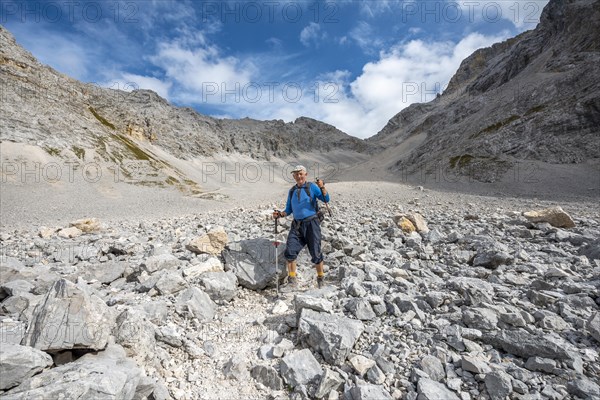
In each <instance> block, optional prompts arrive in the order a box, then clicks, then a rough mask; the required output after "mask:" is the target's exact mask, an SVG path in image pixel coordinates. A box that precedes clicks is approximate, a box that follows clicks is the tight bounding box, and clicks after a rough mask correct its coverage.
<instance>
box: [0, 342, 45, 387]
mask: <svg viewBox="0 0 600 400" xmlns="http://www.w3.org/2000/svg"><path fill="white" fill-rule="evenodd" d="M52 363H53V361H52V357H50V355H48V354H47V353H44V352H43V351H40V350H37V349H34V348H33V347H29V346H21V345H18V344H9V343H3V344H2V345H1V346H0V376H1V377H2V379H0V390H6V389H10V388H12V387H14V386H17V385H19V384H20V383H21V382H23V381H24V380H25V379H27V378H31V377H32V376H34V375H36V374H38V373H39V372H41V371H43V370H44V368H48V367H50V366H51V365H52Z"/></svg>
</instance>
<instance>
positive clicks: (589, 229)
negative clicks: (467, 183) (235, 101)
mask: <svg viewBox="0 0 600 400" xmlns="http://www.w3.org/2000/svg"><path fill="white" fill-rule="evenodd" d="M342 192H343V193H342ZM336 196H337V197H336ZM473 199H475V200H473ZM333 200H335V202H333V203H332V208H333V217H332V218H328V220H327V221H326V222H325V223H324V224H323V238H324V240H323V249H324V252H325V255H326V258H325V260H326V286H325V287H324V288H322V289H316V287H315V286H316V274H315V272H314V270H313V269H312V267H311V266H310V262H309V258H308V256H307V252H306V251H305V252H303V253H302V255H301V257H300V259H299V277H300V287H299V288H298V290H297V291H295V292H285V293H280V294H279V295H277V293H276V289H275V283H276V279H277V276H279V278H280V280H282V282H281V283H282V284H283V283H284V282H283V278H284V277H285V272H284V264H283V256H282V254H283V248H284V245H281V246H279V247H278V249H279V250H278V251H279V254H278V260H279V272H280V273H279V274H277V273H276V266H275V246H273V245H272V240H274V238H275V236H274V233H273V228H274V223H273V220H272V219H270V218H269V217H270V213H271V210H272V208H273V206H274V205H272V204H264V205H263V206H262V207H260V208H259V209H258V210H251V209H244V208H240V207H237V208H232V209H230V210H229V211H219V212H215V211H212V212H206V213H201V214H197V215H193V216H186V217H183V216H182V217H179V218H169V219H162V220H142V219H140V220H139V221H137V222H132V221H129V220H128V221H121V222H118V221H110V222H107V221H102V220H94V219H88V220H85V221H73V224H72V226H61V227H35V229H34V228H32V229H19V230H11V229H7V228H6V227H4V228H3V230H2V233H1V234H0V240H1V243H2V248H3V254H2V259H1V260H2V264H1V270H0V272H1V274H0V301H1V303H0V307H1V308H0V332H1V336H0V339H1V341H2V345H1V346H0V373H1V375H2V379H1V382H0V397H2V398H3V399H38V398H64V399H79V398H94V399H96V398H97V399H105V398H106V399H113V398H114V399H156V400H160V399H170V398H174V399H234V398H245V399H264V398H271V399H287V398H292V399H308V398H311V399H312V398H319V399H321V398H324V399H351V400H370V399H373V400H374V399H411V400H414V399H419V400H433V399H505V398H509V399H556V400H558V399H599V398H600V378H599V377H600V356H599V351H600V312H599V307H600V218H599V216H598V210H597V207H596V208H591V207H590V206H589V204H585V203H572V204H571V203H569V204H560V205H561V206H562V207H563V208H564V209H565V211H566V213H562V212H561V210H558V209H556V208H554V209H552V211H551V212H549V213H546V214H547V215H540V213H539V212H538V213H528V212H531V211H540V210H543V209H548V208H550V207H551V206H558V205H559V204H550V203H545V202H540V201H535V200H518V199H512V200H510V201H508V200H507V201H500V200H497V199H495V200H489V201H488V200H486V199H484V198H475V197H458V196H450V195H446V194H440V193H435V192H430V191H427V190H425V191H424V190H422V189H420V188H412V189H410V190H406V192H405V193H403V194H401V195H398V196H397V197H394V196H378V195H377V194H374V195H365V196H362V197H360V196H356V193H354V194H353V193H352V191H351V190H347V191H345V192H344V191H340V192H338V193H336V191H335V190H333V191H332V201H333ZM471 201H473V202H471ZM525 213H527V214H525ZM567 213H568V214H567ZM548 214H549V215H548ZM534 221H535V222H534ZM282 224H283V227H281V226H280V228H281V230H282V231H284V233H283V234H280V235H278V236H277V239H279V240H281V239H282V238H284V237H285V232H287V229H288V228H289V221H282ZM553 224H554V225H553ZM207 233H209V234H208V235H206V234H207ZM205 235H206V236H205Z"/></svg>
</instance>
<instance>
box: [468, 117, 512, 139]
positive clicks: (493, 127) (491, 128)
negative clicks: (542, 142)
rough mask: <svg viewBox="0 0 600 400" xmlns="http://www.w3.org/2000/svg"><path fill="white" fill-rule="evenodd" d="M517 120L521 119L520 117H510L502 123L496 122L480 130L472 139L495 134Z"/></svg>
mask: <svg viewBox="0 0 600 400" xmlns="http://www.w3.org/2000/svg"><path fill="white" fill-rule="evenodd" d="M519 118H521V116H520V115H511V116H510V117H508V118H506V119H505V120H503V121H500V122H496V123H495V124H492V125H490V126H488V127H486V128H484V129H482V130H480V131H479V132H478V133H477V134H475V136H474V137H477V136H479V135H481V134H484V133H491V132H495V131H497V130H498V129H500V128H502V127H503V126H506V125H508V124H510V123H511V122H513V121H516V120H518V119H519Z"/></svg>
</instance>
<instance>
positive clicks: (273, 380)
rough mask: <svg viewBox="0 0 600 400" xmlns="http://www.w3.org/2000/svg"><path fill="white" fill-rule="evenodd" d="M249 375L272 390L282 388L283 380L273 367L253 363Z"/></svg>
mask: <svg viewBox="0 0 600 400" xmlns="http://www.w3.org/2000/svg"><path fill="white" fill-rule="evenodd" d="M250 375H252V377H253V378H254V379H255V380H256V381H257V382H260V383H262V384H263V385H265V386H266V387H268V388H271V389H273V390H281V389H283V381H282V380H281V378H280V377H279V373H278V372H277V371H276V370H275V368H273V367H270V366H265V365H255V366H254V367H253V368H252V371H250Z"/></svg>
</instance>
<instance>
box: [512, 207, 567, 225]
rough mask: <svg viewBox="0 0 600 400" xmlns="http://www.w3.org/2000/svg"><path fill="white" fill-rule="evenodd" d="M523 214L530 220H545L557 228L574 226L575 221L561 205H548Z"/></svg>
mask: <svg viewBox="0 0 600 400" xmlns="http://www.w3.org/2000/svg"><path fill="white" fill-rule="evenodd" d="M523 216H524V217H525V218H527V219H528V220H529V221H531V222H547V223H549V224H550V225H552V226H556V227H557V228H574V227H575V222H574V221H573V219H572V218H571V216H570V215H569V214H567V213H566V212H565V211H564V210H563V209H562V207H550V208H546V209H543V210H535V211H527V212H524V213H523Z"/></svg>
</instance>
